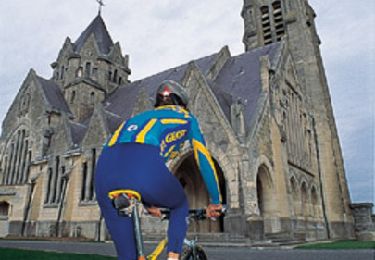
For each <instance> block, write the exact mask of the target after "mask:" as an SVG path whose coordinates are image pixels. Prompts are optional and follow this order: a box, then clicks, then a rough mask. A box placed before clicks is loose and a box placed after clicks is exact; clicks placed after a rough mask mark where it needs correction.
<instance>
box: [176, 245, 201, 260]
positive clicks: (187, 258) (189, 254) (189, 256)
mask: <svg viewBox="0 0 375 260" xmlns="http://www.w3.org/2000/svg"><path fill="white" fill-rule="evenodd" d="M181 260H207V255H206V253H205V252H204V250H203V248H202V247H201V246H196V247H195V258H194V255H193V249H192V248H191V247H184V248H183V250H182V254H181Z"/></svg>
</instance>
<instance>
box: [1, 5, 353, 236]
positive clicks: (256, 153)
mask: <svg viewBox="0 0 375 260" xmlns="http://www.w3.org/2000/svg"><path fill="white" fill-rule="evenodd" d="M241 16H242V18H243V20H244V37H243V43H244V47H245V51H244V53H242V54H240V55H238V56H232V55H231V53H230V50H229V48H228V47H227V46H224V47H223V48H222V49H220V50H218V51H217V52H216V53H213V54H210V55H208V56H206V57H201V58H198V59H196V60H192V61H190V62H188V63H186V64H183V65H181V66H179V67H176V68H171V69H168V70H166V71H161V72H160V73H157V74H155V75H151V76H149V77H147V78H144V79H141V80H137V81H130V80H129V76H130V74H131V69H130V67H129V57H128V55H124V54H123V50H122V49H121V47H120V44H119V43H118V42H117V43H115V42H114V41H113V40H112V38H111V36H110V34H109V32H108V30H107V28H106V25H105V22H104V20H103V18H102V17H101V15H100V13H99V14H98V15H97V16H96V17H95V18H94V20H93V21H92V22H91V23H90V24H89V26H88V27H87V28H86V29H85V30H84V31H83V32H82V33H81V35H80V36H79V38H78V39H77V40H75V41H71V39H70V38H66V40H65V42H64V44H63V46H62V48H61V50H60V51H59V53H58V55H57V59H56V61H55V62H53V63H52V64H51V67H52V69H53V73H52V76H51V78H50V79H45V78H42V77H40V76H38V75H37V73H36V72H35V71H34V70H33V69H31V70H30V72H29V73H28V75H27V76H26V78H25V80H24V81H23V83H22V85H21V87H20V89H19V92H18V94H17V96H16V98H15V100H14V101H13V103H12V105H11V106H10V108H9V111H8V112H7V115H6V118H5V120H4V122H3V124H2V135H1V138H0V236H1V237H5V236H26V237H34V236H37V237H74V238H87V239H95V240H105V239H108V233H107V231H106V228H105V223H104V220H103V217H102V216H101V214H100V210H99V208H98V205H97V202H96V198H95V192H94V189H93V178H94V172H95V164H96V160H97V158H98V156H99V155H100V152H101V149H102V145H103V144H104V143H105V141H106V140H107V139H108V138H109V137H110V136H111V133H113V132H114V131H115V130H116V128H117V127H118V126H119V124H120V123H121V122H122V120H124V119H127V118H129V117H130V116H132V115H134V114H136V113H138V112H141V111H144V110H147V109H152V107H153V96H154V92H155V90H156V88H157V86H158V84H159V83H160V82H161V81H162V80H165V79H172V80H176V81H178V82H180V83H181V84H183V86H184V87H185V88H186V91H187V93H188V95H189V97H190V101H191V102H190V107H189V108H190V110H191V111H192V113H193V114H195V115H196V116H197V118H198V120H199V121H200V124H201V128H202V132H203V133H204V135H205V137H206V142H207V146H208V149H209V151H210V152H211V154H212V156H213V159H214V162H215V165H216V167H217V170H218V174H219V180H220V188H221V190H222V193H223V199H224V203H225V204H227V205H228V207H229V211H228V214H227V215H226V216H225V218H222V219H220V221H216V222H210V221H206V222H203V223H195V224H194V223H193V224H192V225H191V226H190V230H189V231H190V232H193V233H199V234H201V235H205V236H207V237H208V238H210V237H211V238H213V237H216V238H217V237H221V238H227V239H229V240H230V239H238V238H243V239H248V240H250V241H261V240H278V239H287V240H319V239H335V238H351V237H353V235H354V233H353V232H354V229H353V216H352V212H351V209H350V207H349V204H350V196H349V191H348V185H347V182H346V178H345V171H344V165H343V157H342V151H341V148H340V143H339V139H338V134H337V129H336V125H335V119H334V116H333V111H332V106H331V100H330V93H329V89H328V85H327V80H326V76H325V71H324V67H323V63H322V58H321V55H320V50H319V44H320V40H319V36H318V34H317V31H316V27H315V22H314V19H315V16H316V15H315V13H314V10H313V8H312V7H311V6H310V5H309V3H308V1H307V0H282V1H280V0H245V1H244V5H243V9H242V12H241ZM239 19H240V17H239ZM169 167H170V168H171V169H172V171H173V173H174V174H175V176H177V177H178V178H179V180H180V182H181V184H182V185H183V187H184V189H185V190H186V193H187V194H188V198H189V203H190V206H191V207H202V206H205V205H207V202H208V194H207V191H206V190H205V187H204V185H203V184H202V180H201V176H200V174H199V171H198V169H197V166H196V164H195V162H194V159H193V155H192V151H191V150H190V149H189V148H188V149H186V150H185V151H184V153H183V154H181V155H180V156H179V157H177V158H175V159H174V161H173V162H172V163H171V164H170V165H169ZM143 219H144V222H143V223H144V231H145V233H146V234H158V233H160V232H161V230H162V229H164V228H165V226H166V224H165V223H161V222H160V221H159V220H155V219H154V218H151V217H148V216H144V217H143Z"/></svg>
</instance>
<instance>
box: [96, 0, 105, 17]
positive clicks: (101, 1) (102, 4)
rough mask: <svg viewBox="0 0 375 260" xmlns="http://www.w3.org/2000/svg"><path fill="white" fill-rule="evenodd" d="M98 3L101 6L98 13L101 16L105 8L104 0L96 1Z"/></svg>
mask: <svg viewBox="0 0 375 260" xmlns="http://www.w3.org/2000/svg"><path fill="white" fill-rule="evenodd" d="M96 2H98V4H99V11H98V13H99V14H101V12H102V7H103V6H104V3H103V0H96Z"/></svg>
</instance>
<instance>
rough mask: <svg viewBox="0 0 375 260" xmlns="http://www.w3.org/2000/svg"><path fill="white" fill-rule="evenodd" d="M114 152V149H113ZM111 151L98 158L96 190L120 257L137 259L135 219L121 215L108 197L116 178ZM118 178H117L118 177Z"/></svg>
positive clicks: (124, 259) (130, 259) (121, 259)
mask: <svg viewBox="0 0 375 260" xmlns="http://www.w3.org/2000/svg"><path fill="white" fill-rule="evenodd" d="M111 152H112V151H111ZM106 153H110V152H106V151H104V152H103V153H102V155H101V157H100V158H99V160H98V164H97V167H96V175H95V191H96V197H97V200H98V204H99V206H100V209H101V212H102V214H103V216H104V219H105V222H106V225H107V228H108V231H109V233H110V234H111V238H112V240H113V242H114V244H115V247H116V251H117V255H118V259H120V260H135V259H137V255H136V244H135V238H134V230H133V221H132V219H131V218H129V217H120V216H118V214H117V210H116V209H115V208H114V207H113V205H112V201H111V200H110V199H109V198H108V191H111V190H113V183H112V182H113V179H114V178H116V175H115V174H114V173H116V171H117V169H116V168H117V166H116V162H115V161H113V160H112V159H111V158H112V156H111V154H106ZM116 180H117V178H116Z"/></svg>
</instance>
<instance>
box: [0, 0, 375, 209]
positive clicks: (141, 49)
mask: <svg viewBox="0 0 375 260" xmlns="http://www.w3.org/2000/svg"><path fill="white" fill-rule="evenodd" d="M104 3H105V6H104V7H103V10H102V16H103V19H104V20H105V22H106V25H107V29H108V31H109V33H110V35H111V37H112V39H113V40H114V41H115V42H117V41H118V42H119V43H120V45H121V47H122V51H123V54H128V55H129V56H130V68H131V70H132V75H131V76H130V80H132V81H134V80H137V79H142V78H144V77H147V76H150V75H153V74H155V73H157V72H160V71H162V70H165V69H168V68H171V67H175V66H178V65H181V64H183V63H187V62H189V61H190V60H193V59H197V58H199V57H203V56H207V55H211V54H213V53H216V52H218V51H219V50H220V49H221V48H222V47H223V46H225V45H228V46H229V48H230V51H231V53H232V55H239V54H241V53H243V51H244V47H243V44H242V36H243V20H242V18H241V16H240V12H241V9H242V5H243V0H204V1H202V0H189V1H185V0H158V1H150V0H106V1H104ZM309 3H310V5H311V6H312V7H313V8H314V9H315V12H316V14H317V18H316V20H315V21H316V25H317V29H318V33H319V36H320V39H321V42H322V43H321V46H320V47H321V53H322V56H323V62H324V65H325V69H326V75H327V79H328V83H329V87H330V92H331V98H332V100H331V101H332V105H333V111H334V115H335V119H336V125H337V128H338V133H339V138H340V142H341V147H342V150H343V155H344V162H345V170H346V177H347V180H348V184H349V190H350V194H351V199H352V202H356V203H357V202H373V203H374V201H375V194H374V187H375V178H374V173H375V164H374V161H375V153H374V149H375V138H374V135H375V128H374V121H375V119H374V118H375V112H374V102H375V97H374V96H375V94H374V93H375V91H374V84H373V82H374V80H375V76H374V73H373V72H374V71H375V33H374V29H373V28H374V27H375V15H374V14H373V10H375V1H374V0H359V1H353V0H324V1H322V0H309ZM97 12H98V4H97V3H96V1H95V0H80V1H76V0H64V1H52V0H33V1H25V0H1V1H0V32H1V34H0V37H1V38H0V122H2V121H3V120H4V118H5V116H6V112H7V110H8V109H9V107H10V105H11V103H12V102H13V100H14V98H15V96H16V95H17V93H18V90H19V88H20V86H21V84H22V82H23V80H24V79H25V77H26V75H27V73H28V71H29V70H30V69H31V68H33V69H35V70H36V72H37V74H38V75H40V76H42V77H44V78H50V77H51V76H52V69H51V67H50V64H51V63H52V62H54V61H55V60H56V58H57V55H58V52H59V50H60V49H61V47H62V45H63V43H64V41H65V38H66V37H67V36H69V37H70V38H71V40H72V41H73V42H74V41H75V40H76V39H77V38H78V37H79V35H80V33H81V32H82V31H83V30H84V29H85V28H86V27H87V26H88V25H89V23H90V22H91V21H92V20H93V19H94V17H95V16H96V15H97Z"/></svg>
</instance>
